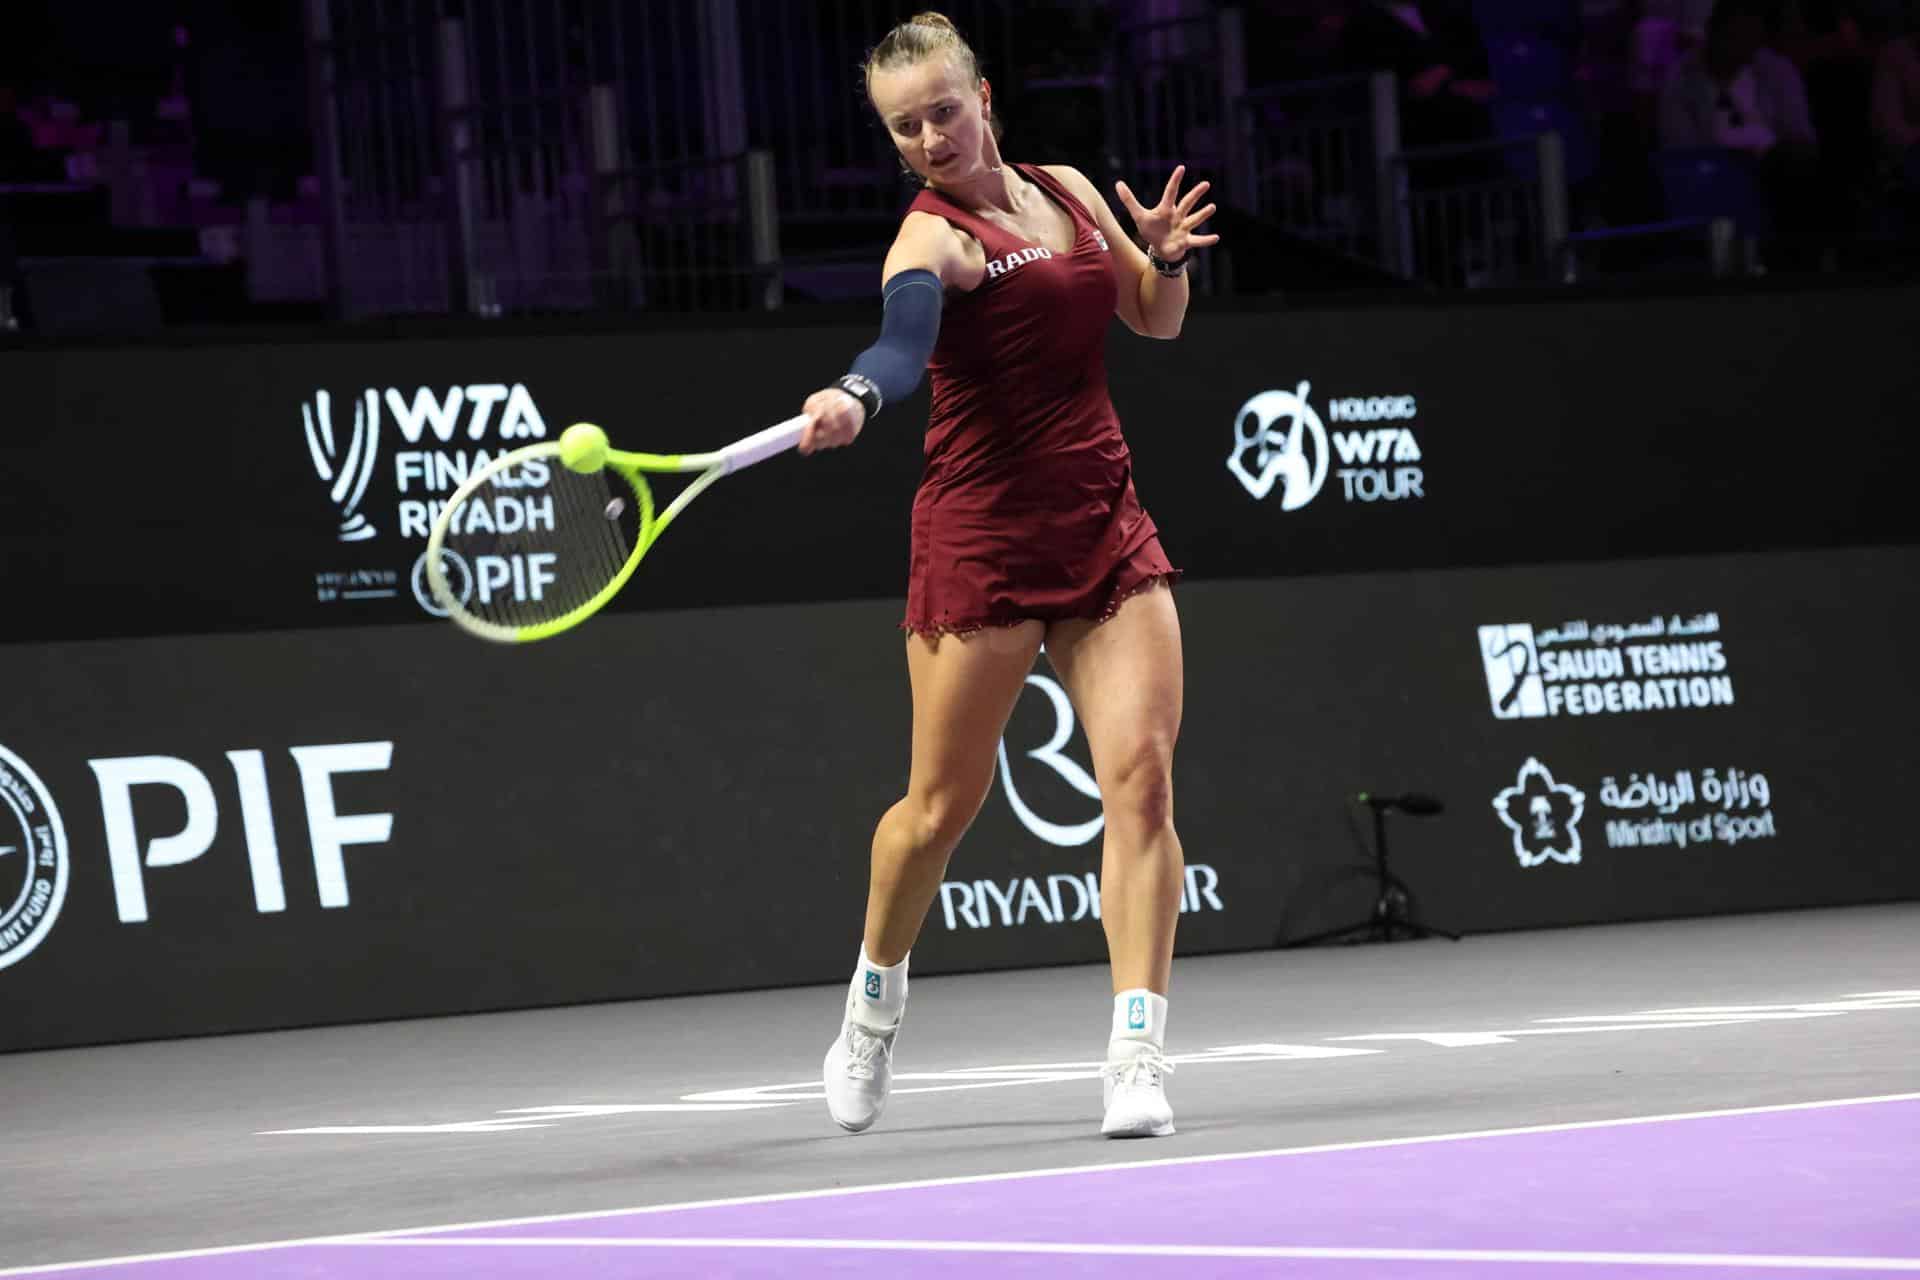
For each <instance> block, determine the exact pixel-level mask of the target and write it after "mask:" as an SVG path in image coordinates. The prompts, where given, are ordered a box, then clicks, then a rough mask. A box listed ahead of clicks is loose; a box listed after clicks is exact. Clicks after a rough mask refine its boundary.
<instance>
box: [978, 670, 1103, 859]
mask: <svg viewBox="0 0 1920 1280" xmlns="http://www.w3.org/2000/svg"><path fill="white" fill-rule="evenodd" d="M1027 683H1028V684H1030V685H1032V686H1033V687H1034V688H1036V689H1038V690H1039V691H1040V692H1041V693H1044V694H1045V695H1046V696H1047V702H1048V703H1049V704H1050V705H1051V706H1052V707H1053V736H1052V737H1050V738H1048V739H1047V740H1046V742H1045V743H1044V744H1042V745H1041V746H1038V747H1035V748H1034V749H1033V750H1032V751H1029V752H1027V758H1028V759H1029V760H1037V761H1039V762H1040V763H1041V764H1043V765H1045V766H1047V768H1049V769H1051V770H1053V771H1054V772H1055V773H1057V774H1059V775H1060V777H1061V779H1062V780H1063V781H1065V782H1066V784H1067V785H1068V786H1070V787H1072V788H1073V789H1074V790H1075V791H1077V792H1079V793H1080V794H1081V795H1083V796H1086V797H1087V798H1088V799H1089V800H1098V799H1099V798H1100V787H1099V785H1098V784H1097V783H1095V782H1094V780H1093V776H1092V775H1091V774H1089V773H1088V772H1087V771H1086V770H1085V769H1083V768H1081V767H1080V763H1079V761H1077V760H1075V759H1073V758H1072V757H1071V756H1068V755H1066V754H1065V753H1064V751H1063V750H1062V748H1064V747H1065V746H1066V745H1067V739H1069V738H1071V737H1072V736H1073V724H1074V721H1073V704H1072V703H1071V702H1069V701H1067V691H1066V690H1065V689H1062V688H1061V687H1060V686H1059V685H1058V684H1056V683H1055V682H1054V681H1052V680H1050V679H1048V678H1047V677H1046V676H1042V675H1030V676H1028V677H1027ZM1000 782H1001V785H1003V786H1004V787H1005V788H1006V790H1007V803H1008V804H1010V805H1012V806H1013V813H1014V816H1015V817H1017V818H1019V819H1020V825H1022V826H1024V827H1025V828H1026V829H1027V830H1029V831H1031V832H1033V834H1035V835H1036V836H1039V837H1040V838H1041V839H1042V840H1045V841H1046V842H1047V843H1048V844H1052V845H1058V846H1059V847H1060V848H1062V849H1072V848H1077V847H1078V846H1080V845H1083V844H1085V843H1087V841H1089V840H1091V839H1093V838H1094V837H1095V836H1097V835H1099V834H1100V829H1101V828H1102V827H1103V826H1105V825H1106V818H1105V817H1104V816H1103V815H1101V814H1097V813H1096V814H1095V815H1094V816H1093V817H1091V818H1089V819H1088V820H1087V821H1085V822H1082V823H1078V824H1062V823H1058V822H1049V821H1047V819H1045V818H1043V817H1041V816H1040V815H1039V814H1037V813H1035V812H1034V811H1033V809H1032V808H1031V807H1030V806H1029V805H1028V804H1027V802H1026V801H1025V800H1023V799H1021V798H1020V790H1019V788H1018V787H1016V786H1015V785H1014V781H1013V769H1012V767H1011V766H1010V765H1009V764H1008V763H1007V740H1006V739H1005V738H1004V737H1003V738H1001V739H1000Z"/></svg>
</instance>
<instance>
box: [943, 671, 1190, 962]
mask: <svg viewBox="0 0 1920 1280" xmlns="http://www.w3.org/2000/svg"><path fill="white" fill-rule="evenodd" d="M1027 685H1028V686H1029V687H1031V688H1034V689H1037V690H1039V691H1040V693H1041V695H1042V697H1043V698H1044V699H1045V702H1046V707H1047V713H1048V719H1049V720H1050V722H1051V724H1052V726H1053V727H1052V730H1051V732H1050V733H1049V734H1048V735H1047V738H1046V740H1045V741H1044V742H1042V743H1041V744H1040V745H1039V746H1037V747H1032V748H1029V749H1027V750H1026V751H1024V752H1021V753H1020V754H1019V757H1018V759H1019V760H1020V761H1021V762H1022V763H1021V764H1020V765H1019V766H1018V768H1019V769H1020V770H1021V771H1022V772H1023V773H1024V774H1025V776H1026V778H1027V781H1026V782H1025V783H1021V782H1016V781H1015V777H1014V775H1015V770H1016V765H1015V764H1014V762H1013V759H1011V758H1010V757H1009V754H1008V751H1007V740H1006V738H1005V737H1004V736H1003V737H1002V738H1001V739H1000V750H999V760H998V773H999V779H1000V787H1001V790H1002V791H1003V792H1004V793H1005V795H1006V797H1007V805H1008V807H1009V808H1011V809H1012V810H1013V816H1014V817H1015V818H1016V819H1017V820H1018V821H1019V823H1020V825H1021V826H1023V827H1025V828H1026V829H1027V830H1028V831H1029V832H1031V833H1032V834H1033V835H1035V836H1037V837H1038V838H1039V839H1040V840H1042V841H1044V842H1045V843H1046V844H1047V845H1049V846H1051V847H1052V848H1054V849H1077V848H1081V847H1083V846H1085V845H1087V844H1089V843H1091V842H1092V841H1093V839H1094V838H1095V837H1096V836H1098V835H1099V834H1100V833H1101V832H1102V831H1103V830H1104V829H1105V827H1106V818H1105V816H1104V815H1103V814H1102V812H1101V810H1100V787H1099V784H1098V783H1096V782H1095V781H1094V778H1093V775H1092V774H1091V773H1090V772H1088V770H1087V768H1086V767H1085V766H1084V765H1082V764H1081V763H1080V762H1079V761H1078V760H1075V759H1074V758H1073V757H1072V756H1071V755H1069V754H1068V752H1067V744H1068V743H1069V742H1070V741H1071V740H1072V738H1073V731H1074V727H1075V722H1074V715H1073V703H1072V702H1071V701H1070V700H1069V699H1068V697H1067V692H1066V690H1065V689H1062V688H1061V687H1060V685H1059V683H1058V682H1057V681H1055V680H1053V679H1051V678H1050V677H1048V676H1044V675H1040V674H1038V673H1035V674H1032V675H1029V676H1028V677H1027ZM1017 714H1018V711H1017V709H1016V715H1017ZM1029 760H1031V761H1033V762H1034V763H1035V764H1037V765H1038V766H1040V767H1039V768H1038V769H1032V768H1028V767H1027V766H1026V764H1025V763H1024V762H1025V761H1029ZM1063 788H1064V790H1065V791H1067V792H1071V793H1072V794H1074V795H1077V796H1082V797H1085V798H1086V799H1087V800H1091V801H1092V802H1093V804H1092V805H1091V806H1090V807H1091V808H1092V810H1093V813H1092V816H1091V817H1087V818H1083V819H1081V820H1080V821H1077V822H1076V821H1071V820H1070V821H1066V822H1055V821H1053V820H1052V819H1050V818H1048V817H1046V816H1044V815H1043V814H1042V813H1041V812H1040V810H1041V809H1042V808H1044V807H1045V803H1044V802H1042V801H1041V799H1040V797H1041V795H1042V794H1047V795H1048V797H1049V800H1051V801H1052V802H1056V803H1061V802H1064V801H1065V799H1066V797H1064V796H1062V795H1060V794H1058V793H1060V792H1061V791H1062V790H1063ZM1063 807H1064V804H1063ZM1219 887H1220V875H1219V873H1218V872H1217V871H1215V870H1214V869H1213V868H1212V867H1210V866H1206V865H1203V864H1199V863H1189V864H1188V866H1187V871H1186V886H1185V890H1184V892H1183V894H1182V896H1181V900H1180V910H1181V911H1182V912H1186V911H1206V910H1211V911H1224V910H1225V909H1226V904H1225V903H1223V902H1222V901H1221V900H1220V895H1219V892H1218V890H1219ZM940 906H941V914H942V917H943V918H944V920H945V921H946V926H947V928H948V929H950V930H951V929H958V928H961V927H965V928H968V929H985V928H992V927H993V926H995V925H1001V926H1020V925H1026V924H1028V923H1035V924H1073V923H1075V922H1078V921H1081V920H1093V921H1096V922H1097V921H1098V920H1099V919H1100V878H1099V876H1097V875H1096V874H1095V873H1093V872H1091V871H1088V872H1082V873H1065V872H1062V873H1056V874H1053V875H1047V876H1025V875H1022V876H1010V877H1008V878H1007V879H1006V880H1004V881H1002V880H997V879H985V880H949V881H947V882H945V883H944V884H942V885H941V886H940Z"/></svg>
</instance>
